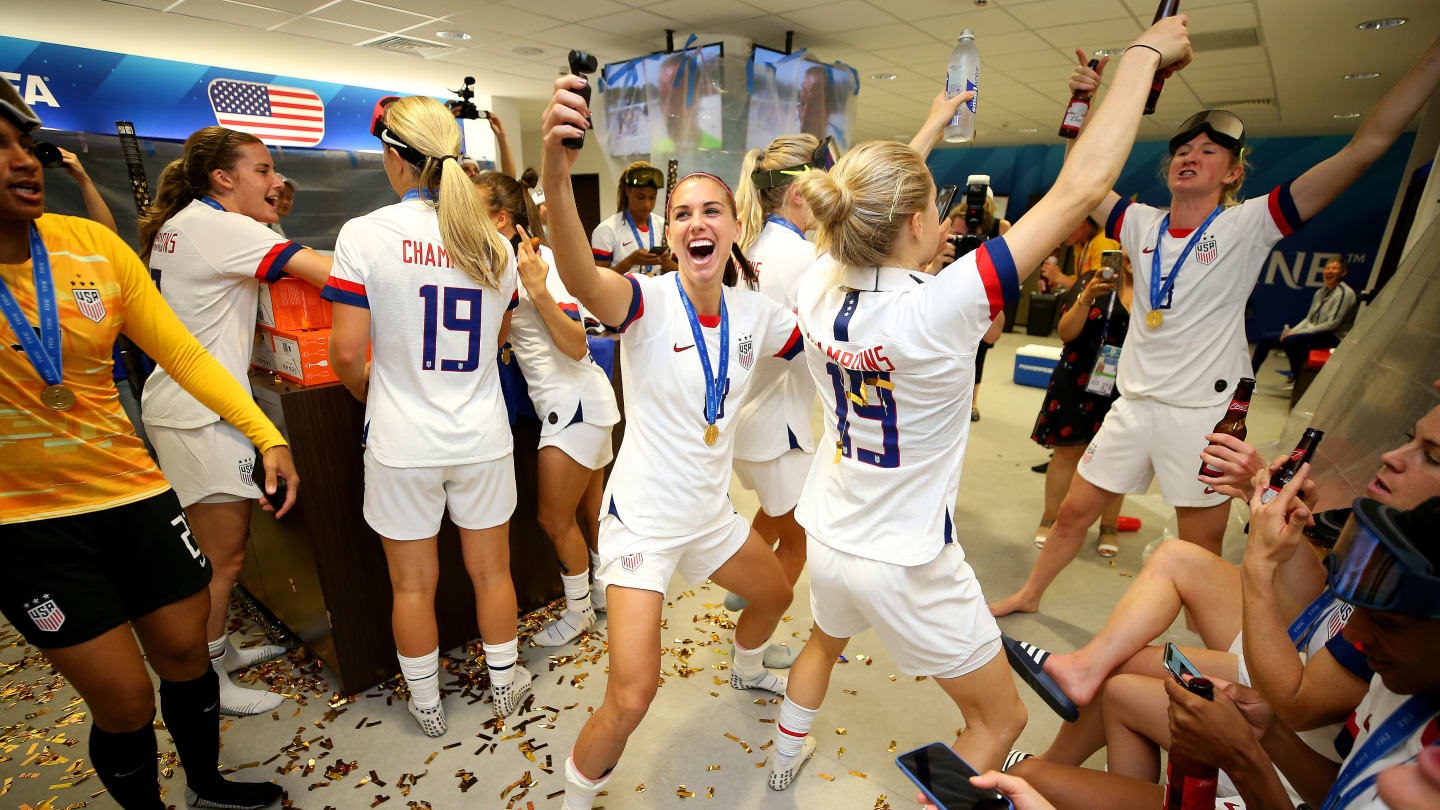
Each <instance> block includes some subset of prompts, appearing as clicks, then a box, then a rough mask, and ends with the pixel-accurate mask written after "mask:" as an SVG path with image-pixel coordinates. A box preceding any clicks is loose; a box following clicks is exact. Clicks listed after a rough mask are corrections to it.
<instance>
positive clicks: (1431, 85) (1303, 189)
mask: <svg viewBox="0 0 1440 810" xmlns="http://www.w3.org/2000/svg"><path fill="white" fill-rule="evenodd" d="M1437 83H1440V37H1437V38H1436V39H1435V41H1434V42H1432V43H1430V47H1429V48H1428V49H1426V51H1425V53H1424V55H1422V56H1421V57H1420V61H1418V62H1416V63H1415V64H1414V66H1412V67H1411V68H1410V71H1409V72H1408V73H1406V74H1405V75H1404V76H1403V77H1402V78H1401V79H1400V81H1398V82H1396V83H1395V86H1394V87H1392V88H1390V92H1388V93H1386V94H1385V97H1384V98H1382V99H1380V103H1379V104H1376V105H1375V109H1373V110H1371V111H1370V114H1369V115H1367V116H1365V120H1364V121H1362V122H1361V123H1360V128H1359V129H1357V130H1356V131H1355V135H1354V136H1353V137H1352V138H1350V142H1349V143H1347V144H1345V146H1344V147H1342V148H1341V149H1340V151H1339V152H1336V153H1335V154H1333V155H1331V156H1330V157H1328V158H1326V159H1325V160H1323V161H1321V162H1320V163H1319V164H1317V165H1315V166H1314V167H1313V168H1311V169H1310V170H1309V171H1307V172H1305V173H1304V174H1302V175H1300V177H1299V178H1297V179H1296V180H1295V182H1294V183H1291V184H1290V194H1291V196H1292V197H1293V198H1294V200H1295V210H1296V211H1298V212H1299V214H1300V218H1301V219H1302V220H1308V219H1310V218H1311V217H1313V216H1315V215H1316V214H1318V213H1320V211H1321V210H1322V209H1324V208H1325V206H1327V205H1329V204H1330V203H1331V202H1332V201H1334V199H1335V198H1336V197H1339V196H1340V194H1341V193H1342V192H1344V191H1345V189H1347V188H1349V187H1350V184H1351V183H1353V182H1355V181H1356V180H1357V179H1359V177H1360V175H1362V174H1364V173H1365V170H1366V169H1368V168H1370V165H1371V164H1373V163H1374V162H1375V161H1377V160H1379V159H1380V156H1381V155H1383V154H1385V150H1386V149H1389V148H1390V145H1391V144H1393V143H1395V140H1396V139H1397V138H1399V137H1400V133H1402V132H1404V131H1405V127H1406V126H1407V125H1409V123H1410V119H1412V118H1414V117H1415V114H1416V113H1417V112H1419V111H1420V108H1421V107H1423V106H1425V102H1427V101H1429V100H1430V96H1431V95H1433V94H1434V92H1435V86H1436V84H1437Z"/></svg>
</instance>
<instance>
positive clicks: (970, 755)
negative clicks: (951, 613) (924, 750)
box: [935, 652, 1029, 773]
mask: <svg viewBox="0 0 1440 810" xmlns="http://www.w3.org/2000/svg"><path fill="white" fill-rule="evenodd" d="M935 683H938V684H940V688H941V689H944V690H945V694H947V695H949V696H950V699H951V700H953V701H955V705H956V706H958V707H959V708H960V713H961V714H962V715H963V716H964V717H965V728H963V729H961V730H960V735H959V736H957V737H956V738H955V742H954V743H953V744H952V745H951V746H950V747H951V748H953V749H955V753H957V754H959V755H960V757H961V758H962V759H964V760H965V761H966V762H968V763H970V764H971V765H973V766H974V767H975V769H976V770H978V771H980V772H981V773H984V772H985V771H987V770H999V769H1000V765H1001V764H1002V763H1004V761H1005V754H1006V752H1008V751H1009V750H1010V747H1011V746H1013V745H1014V744H1015V740H1016V739H1018V738H1019V737H1020V732H1021V731H1024V730H1025V723H1026V722H1027V721H1028V720H1029V715H1028V714H1027V713H1026V711H1025V704H1024V703H1022V702H1021V701H1020V694H1019V693H1018V692H1016V691H1015V679H1014V676H1012V675H1011V674H1010V664H1009V663H1008V662H1007V661H1006V659H1005V654H1004V653H1003V652H1002V653H1000V654H999V655H997V656H995V657H994V658H992V659H990V661H989V662H988V663H986V664H985V665H984V666H982V667H980V668H979V669H977V670H973V671H971V672H968V673H966V674H964V675H961V676H959V677H956V678H936V679H935Z"/></svg>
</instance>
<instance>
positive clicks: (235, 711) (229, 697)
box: [220, 677, 285, 717]
mask: <svg viewBox="0 0 1440 810" xmlns="http://www.w3.org/2000/svg"><path fill="white" fill-rule="evenodd" d="M284 702H285V698H284V697H283V696H282V695H277V694H275V693H274V692H271V691H269V690H266V689H246V688H245V687H243V686H241V685H240V684H237V683H235V682H234V681H232V680H230V679H229V678H227V677H221V678H220V713H221V714H230V715H235V716H237V717H245V716H247V715H252V714H264V713H265V712H268V711H274V710H275V709H278V708H280V704H281V703H284Z"/></svg>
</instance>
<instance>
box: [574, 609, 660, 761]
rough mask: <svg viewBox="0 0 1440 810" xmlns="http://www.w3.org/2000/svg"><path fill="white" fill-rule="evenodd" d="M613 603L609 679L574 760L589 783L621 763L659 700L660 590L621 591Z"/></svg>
mask: <svg viewBox="0 0 1440 810" xmlns="http://www.w3.org/2000/svg"><path fill="white" fill-rule="evenodd" d="M609 598H610V602H609V604H610V620H609V633H610V680H609V682H608V683H607V684H606V686H605V699H604V700H603V701H602V702H601V703H600V708H599V709H596V710H595V714H593V715H591V717H590V719H589V720H588V721H587V722H586V723H585V727H584V728H582V729H581V730H580V737H579V738H578V739H577V740H576V741H575V748H574V750H573V751H572V752H571V756H572V757H573V758H574V760H575V767H576V768H578V769H579V771H580V773H582V774H584V775H585V776H586V777H588V778H590V779H600V778H601V777H603V776H604V775H605V774H607V773H609V771H610V769H611V768H614V767H615V764H616V763H618V762H619V761H620V754H621V753H622V752H624V750H625V743H626V742H627V741H628V740H629V739H630V735H631V734H632V733H634V731H635V729H636V728H637V727H638V726H639V725H640V721H641V720H642V719H644V717H645V713H646V712H647V711H649V710H650V702H651V701H652V700H654V699H655V690H656V688H657V686H658V680H657V678H656V677H655V674H656V673H657V672H659V671H660V608H661V606H662V605H663V604H664V599H665V595H664V594H662V593H659V592H657V591H645V590H639V589H636V588H624V587H620V586H616V587H614V588H611V589H610V590H609Z"/></svg>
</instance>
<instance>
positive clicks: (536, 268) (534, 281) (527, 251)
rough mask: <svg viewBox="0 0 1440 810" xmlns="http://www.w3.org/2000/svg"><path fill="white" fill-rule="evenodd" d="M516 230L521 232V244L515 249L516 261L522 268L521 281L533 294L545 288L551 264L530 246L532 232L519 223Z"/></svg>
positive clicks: (520, 268)
mask: <svg viewBox="0 0 1440 810" xmlns="http://www.w3.org/2000/svg"><path fill="white" fill-rule="evenodd" d="M515 230H517V231H519V232H520V246H519V247H518V248H516V249H515V262H516V264H517V265H518V267H519V270H520V281H521V283H523V284H524V285H525V289H526V290H528V291H529V292H530V294H531V295H532V296H533V295H535V294H536V291H537V290H543V289H545V277H546V276H547V275H549V274H550V265H548V264H546V263H545V260H544V259H543V258H541V256H540V254H539V253H538V252H537V251H536V250H535V248H533V247H531V246H530V239H531V236H530V234H529V233H528V232H527V231H526V230H525V229H524V228H522V227H520V226H518V225H517V226H515Z"/></svg>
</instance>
